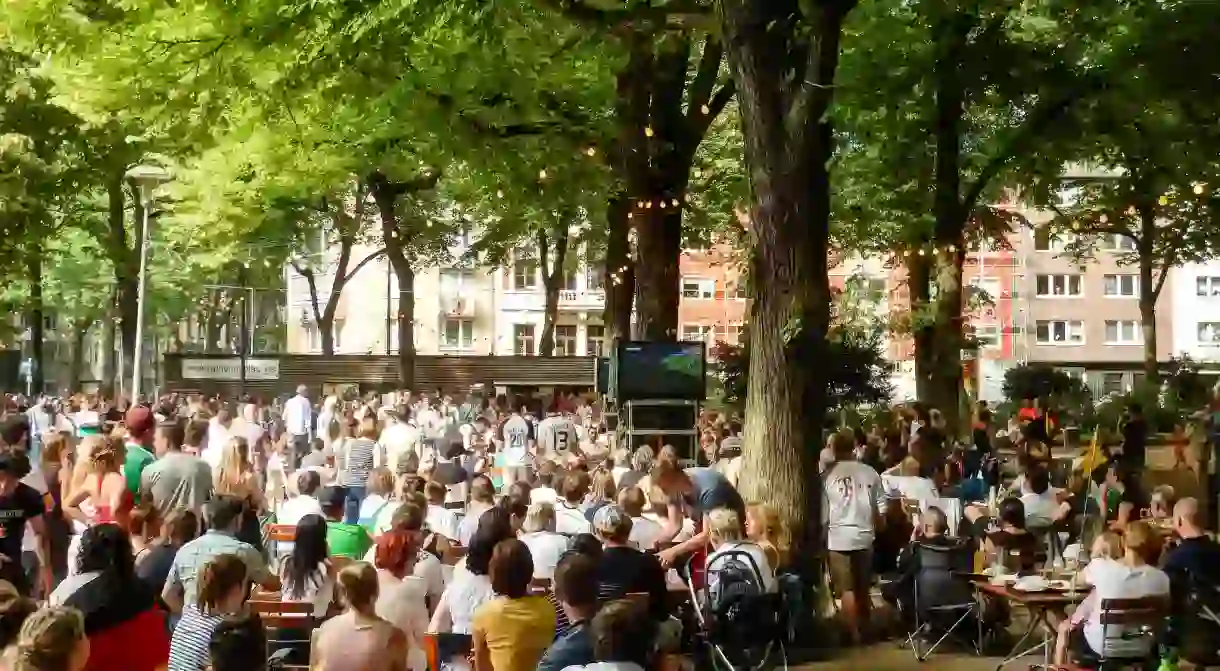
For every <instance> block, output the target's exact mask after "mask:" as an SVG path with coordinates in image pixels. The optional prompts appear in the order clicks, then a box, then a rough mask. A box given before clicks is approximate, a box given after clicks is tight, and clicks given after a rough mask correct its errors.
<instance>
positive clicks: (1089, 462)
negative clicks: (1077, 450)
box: [1080, 428, 1102, 475]
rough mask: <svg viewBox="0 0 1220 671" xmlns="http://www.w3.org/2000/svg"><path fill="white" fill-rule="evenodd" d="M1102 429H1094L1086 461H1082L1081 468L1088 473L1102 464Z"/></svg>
mask: <svg viewBox="0 0 1220 671" xmlns="http://www.w3.org/2000/svg"><path fill="white" fill-rule="evenodd" d="M1101 461H1102V456H1101V430H1100V428H1097V429H1093V440H1092V441H1090V443H1089V451H1088V453H1087V454H1086V455H1085V457H1084V461H1082V462H1080V467H1081V470H1082V471H1084V473H1085V474H1086V475H1087V474H1089V473H1092V472H1093V469H1095V468H1097V467H1098V466H1100V465H1101Z"/></svg>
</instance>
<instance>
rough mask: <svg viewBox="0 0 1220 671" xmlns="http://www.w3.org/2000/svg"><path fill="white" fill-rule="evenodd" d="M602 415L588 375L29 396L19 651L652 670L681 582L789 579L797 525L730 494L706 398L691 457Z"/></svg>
mask: <svg viewBox="0 0 1220 671" xmlns="http://www.w3.org/2000/svg"><path fill="white" fill-rule="evenodd" d="M544 409H545V410H544ZM599 421H600V419H599V417H598V412H597V408H596V404H594V403H589V402H586V401H584V400H583V399H581V398H579V397H577V396H576V395H570V394H560V395H556V396H555V397H553V398H549V399H547V400H546V402H545V404H531V403H526V402H519V401H517V400H516V399H514V402H513V403H511V404H510V403H509V402H508V401H507V399H504V398H500V399H495V400H492V399H487V400H479V399H469V400H464V401H463V402H462V403H455V402H454V401H453V400H452V399H450V398H449V397H444V396H439V397H429V396H428V395H413V394H410V393H408V392H401V393H397V394H394V395H392V396H390V397H388V398H365V399H339V398H336V397H333V396H332V397H327V398H322V399H311V398H310V397H309V394H308V390H306V389H305V388H300V389H298V393H297V394H296V395H295V396H294V397H292V398H289V399H286V400H284V401H281V402H274V403H272V404H267V405H264V404H262V403H260V401H259V400H258V399H253V398H243V399H240V400H237V401H228V402H226V401H225V400H222V399H218V398H212V399H206V398H203V397H201V396H197V395H184V396H178V395H172V396H168V397H165V398H162V399H160V400H159V401H158V402H156V403H153V404H135V405H133V406H131V407H130V408H127V409H125V410H116V409H114V408H111V407H109V406H107V405H105V404H104V403H102V402H101V401H99V400H98V399H95V398H92V397H87V396H83V395H82V396H78V397H76V398H74V399H70V400H68V401H66V402H63V403H60V402H59V401H53V400H50V399H42V400H39V401H38V402H37V403H35V404H33V406H32V407H30V408H20V409H14V410H10V411H9V412H7V413H6V416H5V417H4V419H3V421H2V423H0V441H2V442H3V445H2V446H0V511H3V514H2V515H0V611H2V612H0V648H3V649H4V651H5V652H4V656H3V657H2V658H0V659H3V661H2V662H0V666H2V665H5V664H7V665H8V667H9V668H13V669H19V670H21V671H79V670H80V669H88V670H89V671H95V670H96V671H101V670H108V669H120V668H121V669H124V670H132V671H141V670H144V669H147V670H149V671H152V670H154V669H170V670H171V671H188V670H189V671H198V670H200V669H212V670H213V671H231V670H233V669H241V670H242V671H251V670H256V669H263V668H268V664H274V663H275V662H276V661H284V662H289V663H294V664H308V665H310V668H314V669H318V670H319V671H345V670H349V669H350V670H356V669H359V670H361V671H378V670H381V669H385V670H386V671H396V670H399V669H412V670H422V669H425V668H428V654H429V646H430V645H432V646H433V647H435V648H436V649H435V650H433V652H434V653H436V654H439V655H440V658H441V663H442V664H443V665H445V666H446V668H463V667H469V668H473V669H476V671H517V670H525V669H530V670H533V669H546V670H554V671H559V670H562V669H607V670H608V669H624V670H630V669H650V668H657V665H658V664H660V660H661V659H663V655H664V654H665V653H666V652H669V651H673V650H675V649H676V648H677V646H678V645H679V642H680V639H681V636H682V633H681V631H680V630H681V626H682V625H681V622H680V621H679V619H678V618H676V617H675V615H676V614H677V613H676V610H677V607H678V604H679V602H680V601H681V595H682V594H684V593H686V591H687V589H688V587H687V583H688V582H690V581H692V580H693V581H698V582H699V586H700V588H701V592H700V593H701V594H709V595H714V594H716V590H717V589H718V588H719V589H721V590H723V589H727V581H728V578H726V579H725V584H720V583H718V582H717V580H718V578H717V576H718V575H721V572H720V571H718V568H723V567H728V566H731V567H732V568H733V569H734V570H733V571H731V572H730V573H732V576H733V578H732V579H733V580H736V581H741V582H744V583H751V586H752V588H753V589H756V590H757V591H758V592H760V593H762V592H774V591H775V590H776V589H777V579H776V575H777V572H779V571H781V570H782V569H783V568H784V567H785V566H786V564H787V562H788V560H789V558H788V549H787V548H788V542H787V538H788V534H787V532H786V530H784V529H783V528H782V525H781V523H780V521H779V515H778V513H777V511H776V510H775V509H774V508H773V507H771V506H769V505H767V504H765V503H762V502H754V503H750V504H749V505H747V502H745V501H743V500H742V498H741V496H740V495H739V494H738V492H737V489H736V487H735V480H736V475H737V470H738V468H739V462H740V438H739V434H740V427H739V425H737V424H736V423H735V422H731V421H723V420H721V419H720V418H719V417H711V418H709V417H705V418H704V424H705V427H706V432H705V433H706V434H707V435H712V434H714V435H715V436H716V443H717V444H716V445H715V446H712V447H711V449H708V450H705V452H704V455H703V457H701V459H705V460H706V461H707V462H708V464H707V465H706V466H695V467H689V468H686V467H684V466H685V465H687V463H686V462H685V460H683V459H681V458H680V455H678V454H677V452H676V450H675V449H674V448H673V447H672V446H638V447H636V448H635V449H633V450H632V449H617V448H615V447H614V446H613V445H612V444H610V443H609V442H608V441H607V438H606V435H605V431H604V427H601V426H600V425H599ZM691 557H697V558H698V562H697V563H694V564H692V563H690V562H688V561H687V560H688V559H689V558H691ZM740 557H747V558H748V559H746V561H745V563H746V564H748V565H749V567H750V571H749V573H748V574H747V575H746V576H745V578H744V579H743V578H742V576H741V574H740V572H738V571H737V570H736V569H739V568H740V567H741V566H742V563H741V560H740V559H739V558H740ZM688 566H698V567H699V568H698V569H697V570H696V571H690V570H688V569H687V568H686V567H688ZM737 587H740V585H737ZM737 587H735V588H734V589H736V588H737ZM713 598H714V597H713ZM268 603H275V604H305V605H304V606H303V608H304V610H305V611H306V612H307V613H308V618H307V622H308V624H302V625H300V626H299V629H300V630H291V629H290V630H284V628H283V627H279V628H268V626H267V625H266V624H265V623H264V622H263V619H264V618H260V616H259V612H260V611H261V612H269V611H266V604H268ZM301 641H307V643H304V644H302V643H300V642H301ZM429 641H433V643H431V644H430V643H429Z"/></svg>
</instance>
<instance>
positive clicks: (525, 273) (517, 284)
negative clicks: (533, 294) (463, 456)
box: [513, 259, 538, 291]
mask: <svg viewBox="0 0 1220 671" xmlns="http://www.w3.org/2000/svg"><path fill="white" fill-rule="evenodd" d="M537 288H538V262H537V261H535V260H533V259H517V260H516V261H515V262H513V289H514V290H516V291H533V290H535V289H537Z"/></svg>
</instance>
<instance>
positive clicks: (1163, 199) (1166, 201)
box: [1157, 196, 1169, 205]
mask: <svg viewBox="0 0 1220 671" xmlns="http://www.w3.org/2000/svg"><path fill="white" fill-rule="evenodd" d="M1157 202H1158V203H1160V204H1161V205H1168V204H1169V196H1161V197H1160V198H1158V199H1157Z"/></svg>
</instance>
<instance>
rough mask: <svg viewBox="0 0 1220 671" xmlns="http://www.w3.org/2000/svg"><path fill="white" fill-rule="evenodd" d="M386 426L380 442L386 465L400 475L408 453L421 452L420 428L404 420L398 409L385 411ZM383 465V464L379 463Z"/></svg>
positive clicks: (392, 471)
mask: <svg viewBox="0 0 1220 671" xmlns="http://www.w3.org/2000/svg"><path fill="white" fill-rule="evenodd" d="M385 421H386V427H385V429H383V430H382V431H381V437H380V438H379V439H378V442H379V443H380V444H381V449H382V450H383V451H384V453H385V457H386V464H385V465H386V466H388V467H389V469H390V472H391V473H393V474H394V475H396V476H397V475H400V473H399V466H400V465H405V464H406V462H407V455H408V454H410V453H412V452H415V453H417V454H418V452H419V443H420V433H419V429H417V428H415V427H414V426H410V425H408V424H407V423H406V422H404V421H403V419H402V416H401V415H399V414H398V411H397V410H386V411H385ZM378 465H381V464H378Z"/></svg>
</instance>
